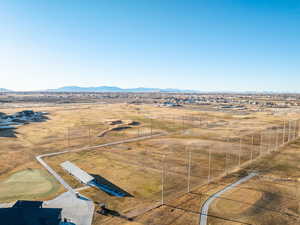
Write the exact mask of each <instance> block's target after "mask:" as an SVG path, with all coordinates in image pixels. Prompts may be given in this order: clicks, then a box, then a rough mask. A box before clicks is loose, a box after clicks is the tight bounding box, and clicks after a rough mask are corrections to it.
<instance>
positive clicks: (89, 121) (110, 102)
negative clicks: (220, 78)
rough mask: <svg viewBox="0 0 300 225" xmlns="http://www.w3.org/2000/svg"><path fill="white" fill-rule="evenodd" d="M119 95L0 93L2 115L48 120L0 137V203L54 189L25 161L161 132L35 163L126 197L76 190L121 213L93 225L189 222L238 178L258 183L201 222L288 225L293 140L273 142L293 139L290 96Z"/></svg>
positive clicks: (294, 174) (294, 205)
mask: <svg viewBox="0 0 300 225" xmlns="http://www.w3.org/2000/svg"><path fill="white" fill-rule="evenodd" d="M120 95H121V96H122V94H120V93H118V94H111V93H110V94H107V93H106V94H103V93H101V94H95V93H93V94H92V93H90V94H89V95H88V94H84V93H81V94H55V93H54V94H45V93H44V94H39V95H38V94H34V93H30V94H28V93H23V94H20V95H17V94H7V95H4V94H3V95H2V96H0V97H1V98H0V99H1V100H2V102H3V104H0V108H1V112H3V113H6V114H12V113H16V112H19V111H21V110H28V109H34V110H35V111H41V112H47V113H48V115H47V117H48V120H46V121H43V122H39V123H30V124H26V125H23V126H20V127H18V128H17V129H16V130H14V134H13V135H12V136H11V137H10V136H9V135H2V136H1V132H8V131H6V130H0V202H9V201H14V200H17V199H20V198H21V199H30V200H33V199H34V200H36V199H38V200H48V199H51V198H53V197H54V196H57V195H59V194H60V193H63V192H64V188H63V187H61V186H60V184H59V183H58V182H57V181H56V180H55V179H54V178H53V177H52V176H51V175H50V174H48V172H46V171H45V170H44V168H42V166H40V165H39V164H38V163H37V162H36V161H35V156H38V155H41V154H45V153H52V152H59V151H64V150H66V149H74V150H75V149H78V148H82V147H86V146H96V145H100V144H103V143H109V142H114V141H119V140H126V139H130V138H134V137H141V136H146V135H151V134H162V136H160V137H155V138H152V139H148V140H142V141H137V142H132V143H124V144H118V145H114V146H108V147H101V148H100V147H99V148H97V147H95V148H93V149H91V150H86V151H78V152H69V153H66V154H61V155H56V156H51V157H46V158H45V159H44V160H45V161H46V162H47V163H48V164H49V165H50V166H51V167H52V168H53V169H55V171H56V172H58V174H59V175H61V176H62V177H63V179H64V180H65V181H67V183H68V184H70V185H71V186H72V187H73V188H80V187H82V186H83V185H81V184H79V182H78V181H77V180H75V179H74V178H73V177H71V176H70V175H68V174H67V173H66V172H65V171H63V169H62V168H61V167H60V165H59V164H60V163H62V162H64V161H67V160H69V161H71V162H73V163H74V164H76V165H77V166H78V167H80V168H81V169H83V170H85V171H87V172H88V173H90V174H93V175H96V176H99V177H100V178H101V179H105V180H107V181H109V182H111V183H113V184H114V185H116V186H118V187H119V188H121V189H123V190H124V191H126V192H127V193H129V194H130V196H129V197H126V198H117V197H113V196H110V195H108V194H106V193H104V192H102V191H100V190H97V189H94V188H87V189H83V190H81V191H80V193H81V194H83V195H84V196H87V197H89V198H90V199H92V200H93V201H94V202H99V203H103V202H104V203H106V205H107V206H108V207H109V209H111V210H113V211H115V212H118V213H119V214H120V215H124V217H122V216H121V217H120V216H104V215H100V214H97V213H96V214H95V216H94V224H95V225H97V224H127V223H128V224H149V225H150V224H151V225H152V224H153V225H154V224H162V225H167V224H170V225H171V224H175V225H176V224H199V212H200V208H201V205H202V204H203V203H204V201H205V200H206V199H207V198H208V197H209V196H210V195H211V194H213V193H215V192H217V191H218V190H220V189H222V188H223V187H225V186H226V185H228V184H230V183H232V182H234V181H236V180H237V179H238V178H239V177H241V176H242V175H243V174H246V173H247V172H248V171H257V172H259V176H258V177H257V178H254V179H251V180H249V181H247V182H246V183H244V184H242V185H240V186H239V187H237V188H235V189H233V190H232V191H229V192H227V193H226V194H224V195H223V196H222V198H219V199H217V200H216V201H214V202H213V204H212V205H211V206H210V209H209V221H208V223H209V224H270V225H271V224H275V225H276V224H297V221H298V219H299V214H298V213H299V211H298V207H299V206H298V202H299V196H298V192H299V191H298V192H297V188H298V186H297V185H298V183H299V180H298V179H299V178H300V174H299V170H300V168H299V163H298V162H299V157H300V155H299V154H300V153H299V149H300V143H299V141H298V140H295V141H294V142H290V143H289V144H288V145H282V144H283V142H285V143H286V142H288V140H289V139H290V138H291V137H294V139H296V137H298V135H299V133H298V132H299V123H298V119H299V118H300V117H299V113H298V112H299V109H300V107H298V104H299V96H297V95H278V96H276V95H228V94H226V95H225V94H223V95H220V94H218V95H217V94H215V95H212V94H211V95H197V96H196V95H191V94H187V95H183V94H181V95H179V94H176V95H175V94H174V95H171V94H155V95H151V94H149V93H148V94H141V95H138V94H126V95H124V96H122V97H120ZM12 96H13V98H12ZM103 96H104V97H103ZM108 96H110V97H108ZM67 100H68V101H69V102H66V101H67ZM87 100H88V101H87ZM288 121H291V122H288ZM292 135H294V136H292ZM294 139H293V140H294ZM277 149H280V151H279V152H278V151H276V152H275V151H274V150H277ZM297 160H298V161H297ZM162 178H163V182H164V183H163V184H164V193H163V198H164V199H163V200H164V205H163V206H160V203H161V201H162ZM187 192H189V193H187ZM127 217H130V218H131V217H132V218H133V219H134V222H130V221H126V220H125V219H124V218H127Z"/></svg>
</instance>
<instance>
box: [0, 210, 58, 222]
mask: <svg viewBox="0 0 300 225" xmlns="http://www.w3.org/2000/svg"><path fill="white" fill-rule="evenodd" d="M61 212H62V209H48V208H47V209H44V208H36V207H33V208H31V207H25V208H22V207H13V208H0V223H1V224H3V225H4V224H5V225H59V224H60V222H61Z"/></svg>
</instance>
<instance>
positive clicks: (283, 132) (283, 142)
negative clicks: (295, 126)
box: [282, 120, 285, 145]
mask: <svg viewBox="0 0 300 225" xmlns="http://www.w3.org/2000/svg"><path fill="white" fill-rule="evenodd" d="M282 134H283V135H282V136H283V138H282V140H283V141H282V145H284V144H285V120H284V121H283V131H282Z"/></svg>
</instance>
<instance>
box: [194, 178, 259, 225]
mask: <svg viewBox="0 0 300 225" xmlns="http://www.w3.org/2000/svg"><path fill="white" fill-rule="evenodd" d="M256 175H257V173H250V174H249V175H248V176H246V177H244V178H242V179H240V180H238V181H237V182H235V183H233V184H230V185H228V186H227V187H225V188H224V189H223V190H221V191H219V192H217V193H215V194H213V195H212V196H210V197H209V198H208V199H207V200H206V202H205V203H204V205H203V206H202V209H201V213H200V223H199V224H200V225H207V216H208V208H209V205H210V204H211V203H212V202H213V201H214V200H215V199H216V198H219V197H220V196H221V195H222V194H224V193H225V192H226V191H229V190H230V189H232V188H234V187H236V186H238V185H239V184H242V183H244V182H246V181H247V180H250V179H251V178H252V177H255V176H256Z"/></svg>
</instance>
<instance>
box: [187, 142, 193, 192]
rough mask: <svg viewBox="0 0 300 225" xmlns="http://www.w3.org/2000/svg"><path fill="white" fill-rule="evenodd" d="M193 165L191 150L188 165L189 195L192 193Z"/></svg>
mask: <svg viewBox="0 0 300 225" xmlns="http://www.w3.org/2000/svg"><path fill="white" fill-rule="evenodd" d="M191 163H192V151H191V148H189V165H188V193H190V191H191V188H190V185H191V184H190V182H191Z"/></svg>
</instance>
